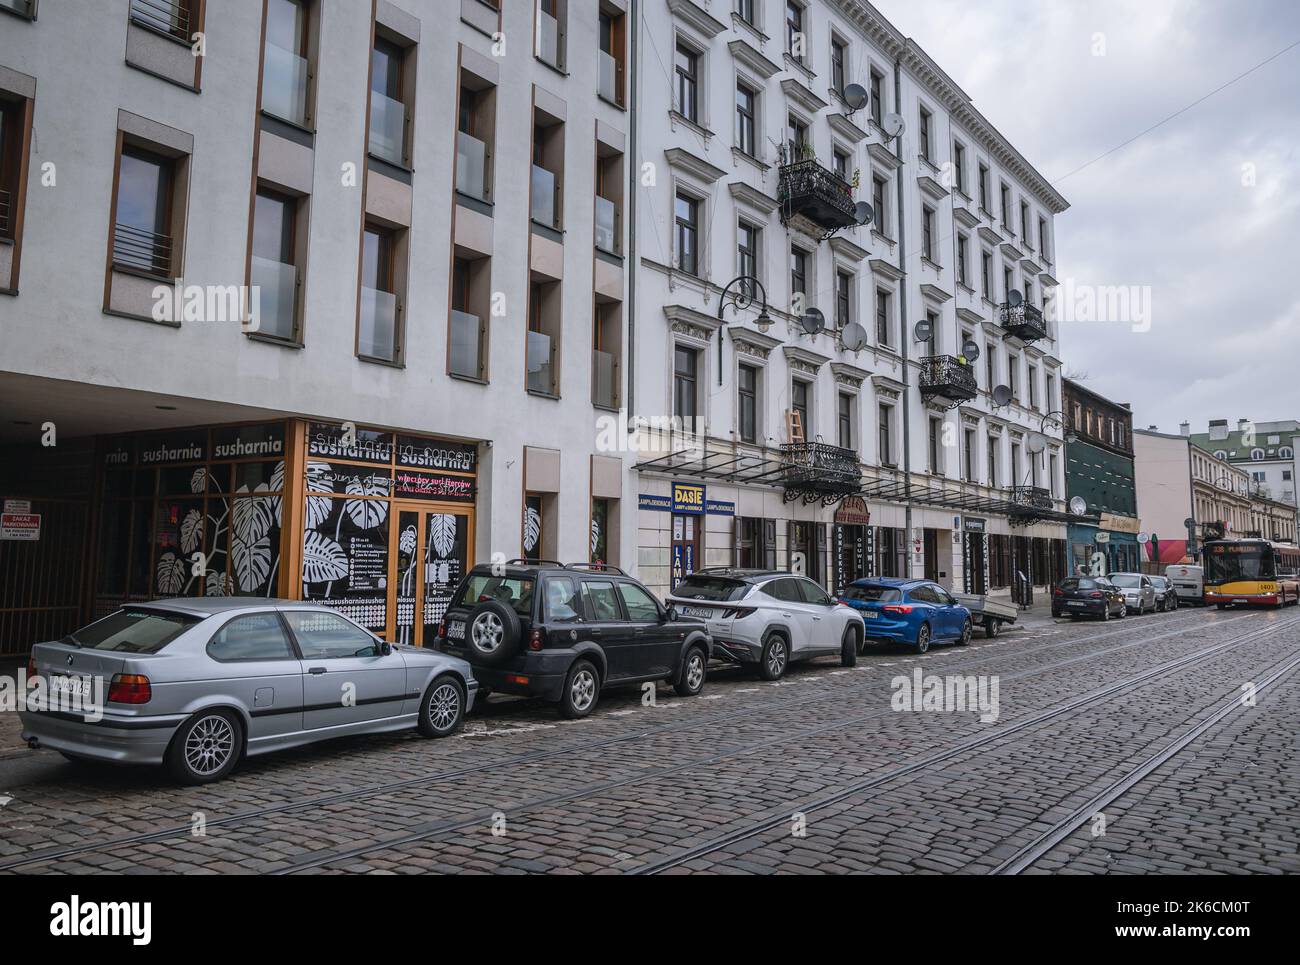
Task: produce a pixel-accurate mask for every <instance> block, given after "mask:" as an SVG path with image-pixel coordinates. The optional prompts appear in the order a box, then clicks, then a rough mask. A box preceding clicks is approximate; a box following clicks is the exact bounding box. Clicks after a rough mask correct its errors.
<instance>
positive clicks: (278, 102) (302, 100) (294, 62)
mask: <svg viewBox="0 0 1300 965" xmlns="http://www.w3.org/2000/svg"><path fill="white" fill-rule="evenodd" d="M310 80H311V65H310V64H308V63H307V58H305V57H299V56H298V55H297V54H295V53H294V52H293V51H292V50H285V49H284V48H283V47H277V46H276V45H275V44H272V43H268V44H267V45H266V50H265V53H264V55H263V63H262V110H264V111H265V112H266V113H268V114H272V115H274V116H276V117H278V118H280V119H281V120H282V121H289V122H290V123H291V124H297V125H298V126H299V127H306V126H307V85H308V83H309V82H310Z"/></svg>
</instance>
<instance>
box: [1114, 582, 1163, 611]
mask: <svg viewBox="0 0 1300 965" xmlns="http://www.w3.org/2000/svg"><path fill="white" fill-rule="evenodd" d="M1110 581H1111V582H1112V583H1114V584H1115V585H1116V586H1117V587H1119V588H1120V590H1121V591H1122V592H1123V594H1124V605H1125V606H1126V607H1128V612H1129V613H1136V614H1137V615H1138V616H1142V615H1143V614H1144V613H1146V612H1147V611H1148V610H1154V609H1155V608H1156V588H1155V584H1153V583H1152V582H1151V577H1149V576H1146V575H1145V574H1142V573H1112V574H1110Z"/></svg>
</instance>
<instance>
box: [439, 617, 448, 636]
mask: <svg viewBox="0 0 1300 965" xmlns="http://www.w3.org/2000/svg"><path fill="white" fill-rule="evenodd" d="M446 638H447V624H446V623H444V622H443V621H441V620H439V621H438V639H439V640H445V639H446Z"/></svg>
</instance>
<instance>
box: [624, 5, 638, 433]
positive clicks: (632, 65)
mask: <svg viewBox="0 0 1300 965" xmlns="http://www.w3.org/2000/svg"><path fill="white" fill-rule="evenodd" d="M628 20H629V21H630V22H631V29H630V34H629V37H628V48H629V50H628V53H629V56H628V60H629V63H628V95H627V119H628V157H629V158H630V159H631V163H629V164H628V166H627V420H628V425H629V426H631V424H632V418H633V413H635V412H636V405H635V401H636V271H637V257H636V195H637V183H638V179H637V171H638V169H639V167H640V165H639V164H638V161H637V153H636V152H637V104H638V98H637V75H638V66H639V64H640V63H641V48H640V46H639V45H638V43H637V36H638V34H639V33H640V24H641V10H640V0H630V2H629V3H628Z"/></svg>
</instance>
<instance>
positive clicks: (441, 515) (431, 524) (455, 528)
mask: <svg viewBox="0 0 1300 965" xmlns="http://www.w3.org/2000/svg"><path fill="white" fill-rule="evenodd" d="M390 525H391V526H392V529H391V531H390V533H389V545H390V546H393V547H396V552H395V553H394V554H392V555H391V556H390V558H389V563H388V565H389V573H388V633H387V638H388V639H389V640H391V641H393V642H394V643H410V644H414V645H415V646H417V647H422V646H427V645H429V644H431V643H432V642H433V641H434V640H435V639H436V636H437V626H438V621H440V620H441V619H442V617H443V614H445V613H446V612H447V606H448V604H450V603H451V595H452V593H454V592H455V590H456V586H457V584H458V583H460V578H461V577H462V576H464V575H465V573H466V571H467V570H468V569H469V567H470V566H472V565H473V563H472V561H471V559H470V547H471V546H473V545H474V515H473V513H472V512H470V511H467V510H466V508H465V507H464V506H458V505H455V504H449V505H441V504H430V503H418V504H414V505H412V504H410V503H400V502H395V503H393V513H392V515H391V517H390Z"/></svg>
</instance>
